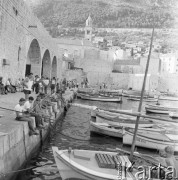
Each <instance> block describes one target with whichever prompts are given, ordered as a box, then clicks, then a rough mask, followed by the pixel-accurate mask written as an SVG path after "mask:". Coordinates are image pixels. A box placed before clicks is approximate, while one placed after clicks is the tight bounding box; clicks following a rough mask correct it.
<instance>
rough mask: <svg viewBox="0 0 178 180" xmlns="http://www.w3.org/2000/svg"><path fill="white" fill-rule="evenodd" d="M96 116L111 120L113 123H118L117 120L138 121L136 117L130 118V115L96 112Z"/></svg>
mask: <svg viewBox="0 0 178 180" xmlns="http://www.w3.org/2000/svg"><path fill="white" fill-rule="evenodd" d="M96 116H100V117H104V118H107V119H111V120H112V121H117V120H134V121H135V120H136V117H133V116H130V115H125V114H119V113H110V112H107V111H105V112H102V111H99V112H96Z"/></svg>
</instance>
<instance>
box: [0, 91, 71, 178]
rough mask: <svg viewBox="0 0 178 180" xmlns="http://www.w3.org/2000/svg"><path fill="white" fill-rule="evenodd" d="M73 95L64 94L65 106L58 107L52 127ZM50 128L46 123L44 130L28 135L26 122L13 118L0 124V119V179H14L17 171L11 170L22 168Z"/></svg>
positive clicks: (67, 106) (61, 115)
mask: <svg viewBox="0 0 178 180" xmlns="http://www.w3.org/2000/svg"><path fill="white" fill-rule="evenodd" d="M74 96H75V93H74V92H73V91H69V92H67V93H65V94H64V96H63V98H64V99H65V102H66V103H65V106H66V108H65V107H63V108H60V109H58V113H57V115H56V118H54V121H53V125H52V127H54V126H55V124H56V123H57V121H59V120H60V119H61V118H62V117H63V114H64V112H65V110H67V109H68V108H69V102H71V101H72V100H73V98H74ZM11 118H12V117H11ZM34 123H35V120H34ZM50 128H51V127H50V125H48V127H47V129H46V130H41V132H40V135H38V136H29V127H28V123H27V122H14V120H13V121H12V123H11V124H9V123H7V124H1V119H0V180H14V179H16V177H17V175H18V173H16V172H13V171H18V170H20V169H23V168H24V166H25V164H26V163H27V162H28V161H29V160H30V158H31V157H32V155H33V154H34V153H36V152H37V151H38V150H39V149H40V146H41V143H42V142H44V141H45V139H46V137H47V136H48V135H49V133H50ZM5 129H8V130H7V131H6V130H5ZM5 131H6V132H5Z"/></svg>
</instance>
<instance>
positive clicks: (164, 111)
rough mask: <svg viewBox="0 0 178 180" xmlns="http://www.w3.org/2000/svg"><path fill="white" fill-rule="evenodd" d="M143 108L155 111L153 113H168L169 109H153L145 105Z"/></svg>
mask: <svg viewBox="0 0 178 180" xmlns="http://www.w3.org/2000/svg"><path fill="white" fill-rule="evenodd" d="M145 110H146V112H147V113H155V114H169V111H167V110H159V109H153V108H148V107H145Z"/></svg>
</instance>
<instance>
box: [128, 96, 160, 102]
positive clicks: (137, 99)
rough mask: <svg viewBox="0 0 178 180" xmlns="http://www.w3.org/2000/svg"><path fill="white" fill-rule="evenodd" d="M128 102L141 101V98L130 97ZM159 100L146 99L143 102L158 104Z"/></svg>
mask: <svg viewBox="0 0 178 180" xmlns="http://www.w3.org/2000/svg"><path fill="white" fill-rule="evenodd" d="M127 100H130V101H140V98H135V97H128V98H127ZM157 101H158V99H156V98H144V99H143V102H157Z"/></svg>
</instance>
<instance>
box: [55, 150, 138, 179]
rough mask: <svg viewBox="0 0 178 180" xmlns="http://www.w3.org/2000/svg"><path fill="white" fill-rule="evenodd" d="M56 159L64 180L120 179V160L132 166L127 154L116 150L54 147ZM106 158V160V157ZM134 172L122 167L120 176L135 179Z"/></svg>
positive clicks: (123, 163)
mask: <svg viewBox="0 0 178 180" xmlns="http://www.w3.org/2000/svg"><path fill="white" fill-rule="evenodd" d="M52 150H53V155H54V159H55V162H56V165H57V167H58V170H59V172H60V175H61V177H62V180H66V179H70V178H72V179H83V180H91V179H92V180H116V179H118V169H117V167H118V165H117V164H118V162H119V161H120V162H121V163H122V165H125V164H127V167H129V166H131V162H130V161H129V159H128V157H127V156H122V155H118V153H116V152H103V151H89V150H71V149H70V150H58V148H57V147H52ZM103 158H104V159H105V160H104V159H103ZM135 173H136V170H135V169H134V170H133V172H129V171H127V172H126V171H125V168H121V173H120V176H121V177H120V178H121V179H127V180H133V179H135V177H134V174H135Z"/></svg>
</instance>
